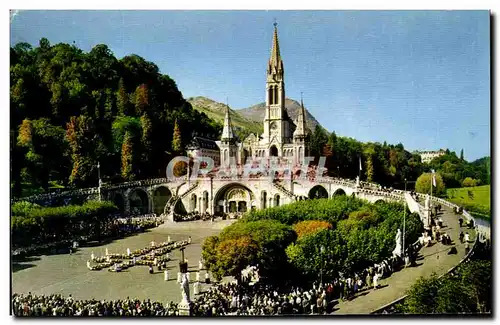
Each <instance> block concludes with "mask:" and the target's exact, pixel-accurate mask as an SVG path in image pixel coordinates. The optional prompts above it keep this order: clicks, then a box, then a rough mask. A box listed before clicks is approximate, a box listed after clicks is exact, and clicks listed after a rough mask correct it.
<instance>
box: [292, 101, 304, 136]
mask: <svg viewBox="0 0 500 325" xmlns="http://www.w3.org/2000/svg"><path fill="white" fill-rule="evenodd" d="M296 124H297V128H296V129H295V132H293V136H294V138H295V137H305V136H306V135H307V132H308V130H307V125H306V110H305V108H304V102H303V100H302V93H300V111H299V116H298V117H297V123H296Z"/></svg>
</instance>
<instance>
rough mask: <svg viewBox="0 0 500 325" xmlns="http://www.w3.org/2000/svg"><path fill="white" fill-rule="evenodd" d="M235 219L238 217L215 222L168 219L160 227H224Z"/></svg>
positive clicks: (173, 228) (187, 228)
mask: <svg viewBox="0 0 500 325" xmlns="http://www.w3.org/2000/svg"><path fill="white" fill-rule="evenodd" d="M235 221H236V219H234V220H216V221H214V222H212V221H202V220H196V221H180V222H175V221H170V220H167V221H165V222H164V223H163V224H161V225H160V226H159V227H158V228H162V229H164V228H167V229H172V230H177V229H183V230H190V229H193V230H195V229H197V230H198V229H224V228H225V227H227V226H229V225H230V224H232V223H234V222H235Z"/></svg>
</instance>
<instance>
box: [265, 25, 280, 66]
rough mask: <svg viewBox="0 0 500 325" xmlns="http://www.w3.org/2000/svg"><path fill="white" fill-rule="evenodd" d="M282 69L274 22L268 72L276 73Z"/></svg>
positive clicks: (276, 28)
mask: <svg viewBox="0 0 500 325" xmlns="http://www.w3.org/2000/svg"><path fill="white" fill-rule="evenodd" d="M282 71H283V61H282V60H281V54H280V44H279V41H278V24H277V23H276V22H274V35H273V47H272V48H271V58H270V59H269V67H268V73H269V74H276V73H278V72H282Z"/></svg>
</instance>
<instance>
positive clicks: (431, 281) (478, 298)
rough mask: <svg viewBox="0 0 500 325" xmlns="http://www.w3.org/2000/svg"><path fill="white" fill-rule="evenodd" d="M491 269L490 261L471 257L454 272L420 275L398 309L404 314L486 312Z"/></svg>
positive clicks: (488, 302) (489, 293)
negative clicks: (472, 259)
mask: <svg viewBox="0 0 500 325" xmlns="http://www.w3.org/2000/svg"><path fill="white" fill-rule="evenodd" d="M491 271H492V266H491V261H486V260H475V261H471V262H468V263H464V264H462V265H460V266H459V267H458V269H457V271H456V273H457V275H456V276H452V275H445V276H444V277H441V278H438V277H437V276H436V275H435V274H434V275H433V276H431V277H430V278H427V279H425V278H420V279H418V280H417V281H416V282H415V284H414V285H413V286H412V287H411V288H410V289H409V290H408V292H407V294H408V296H407V298H406V299H405V301H404V303H403V305H402V306H401V307H399V309H400V311H401V312H403V313H407V314H458V313H484V312H490V311H491V301H492V300H491V280H492V278H491Z"/></svg>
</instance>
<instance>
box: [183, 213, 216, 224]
mask: <svg viewBox="0 0 500 325" xmlns="http://www.w3.org/2000/svg"><path fill="white" fill-rule="evenodd" d="M197 220H202V221H209V220H211V221H214V217H213V216H212V215H211V214H210V213H208V212H205V213H200V212H198V211H195V212H188V213H187V214H178V213H175V212H174V221H177V222H179V221H197Z"/></svg>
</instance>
